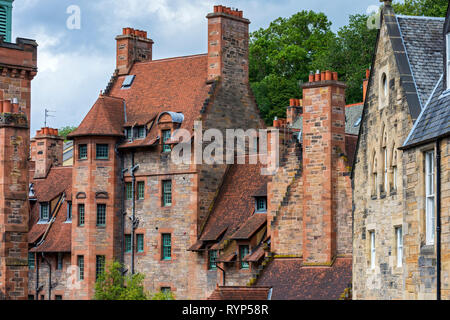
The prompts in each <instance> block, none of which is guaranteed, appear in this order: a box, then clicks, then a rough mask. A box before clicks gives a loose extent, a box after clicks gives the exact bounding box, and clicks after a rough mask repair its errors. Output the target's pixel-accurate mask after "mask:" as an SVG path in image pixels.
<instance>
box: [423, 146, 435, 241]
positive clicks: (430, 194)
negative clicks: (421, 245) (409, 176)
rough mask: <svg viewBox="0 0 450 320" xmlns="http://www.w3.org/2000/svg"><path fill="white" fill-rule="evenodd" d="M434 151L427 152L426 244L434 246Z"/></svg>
mask: <svg viewBox="0 0 450 320" xmlns="http://www.w3.org/2000/svg"><path fill="white" fill-rule="evenodd" d="M434 166H435V163H434V150H433V151H427V152H425V243H426V245H434V237H435V220H436V204H435V198H436V195H435V186H434V181H435V178H434V171H435V169H434Z"/></svg>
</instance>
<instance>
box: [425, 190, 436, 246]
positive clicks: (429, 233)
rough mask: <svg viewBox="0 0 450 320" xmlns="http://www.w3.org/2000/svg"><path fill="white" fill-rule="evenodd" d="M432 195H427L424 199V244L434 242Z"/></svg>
mask: <svg viewBox="0 0 450 320" xmlns="http://www.w3.org/2000/svg"><path fill="white" fill-rule="evenodd" d="M434 213H435V211H434V197H428V198H427V199H426V244H427V245H432V244H434V224H435V215H434Z"/></svg>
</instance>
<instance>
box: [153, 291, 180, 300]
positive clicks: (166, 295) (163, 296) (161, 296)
mask: <svg viewBox="0 0 450 320" xmlns="http://www.w3.org/2000/svg"><path fill="white" fill-rule="evenodd" d="M152 300H175V298H174V296H173V293H172V292H163V291H160V292H158V293H156V294H154V295H153V296H152Z"/></svg>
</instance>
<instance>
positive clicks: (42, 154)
mask: <svg viewBox="0 0 450 320" xmlns="http://www.w3.org/2000/svg"><path fill="white" fill-rule="evenodd" d="M63 148H64V139H63V138H62V137H60V136H59V135H58V129H53V128H48V127H45V128H42V129H41V130H38V131H36V136H35V137H34V138H33V139H32V140H31V160H32V161H35V167H36V169H35V172H34V178H35V179H39V178H45V177H47V174H48V171H49V170H50V168H51V167H52V166H62V164H63Z"/></svg>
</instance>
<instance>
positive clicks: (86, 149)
mask: <svg viewBox="0 0 450 320" xmlns="http://www.w3.org/2000/svg"><path fill="white" fill-rule="evenodd" d="M82 148H83V149H85V150H84V151H83V152H82ZM84 154H86V155H85V156H82V155H84ZM87 158H88V146H87V144H86V143H82V144H79V145H78V160H87Z"/></svg>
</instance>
